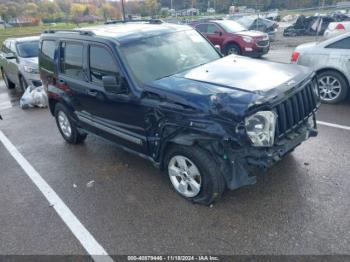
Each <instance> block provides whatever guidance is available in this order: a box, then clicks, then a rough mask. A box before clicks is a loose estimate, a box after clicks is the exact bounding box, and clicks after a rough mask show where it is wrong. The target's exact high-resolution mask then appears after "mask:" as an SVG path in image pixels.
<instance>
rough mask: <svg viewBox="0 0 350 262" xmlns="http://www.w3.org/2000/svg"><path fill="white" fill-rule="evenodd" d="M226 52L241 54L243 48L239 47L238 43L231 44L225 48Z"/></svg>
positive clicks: (228, 53)
mask: <svg viewBox="0 0 350 262" xmlns="http://www.w3.org/2000/svg"><path fill="white" fill-rule="evenodd" d="M225 54H226V55H232V54H234V55H240V54H241V49H240V48H239V46H238V45H236V44H229V45H228V46H227V47H226V50H225Z"/></svg>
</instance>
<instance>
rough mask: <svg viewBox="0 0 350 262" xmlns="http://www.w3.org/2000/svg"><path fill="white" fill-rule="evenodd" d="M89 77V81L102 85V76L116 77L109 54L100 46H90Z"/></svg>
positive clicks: (114, 66)
mask: <svg viewBox="0 0 350 262" xmlns="http://www.w3.org/2000/svg"><path fill="white" fill-rule="evenodd" d="M89 58H90V59H89V61H90V76H91V81H92V82H95V83H98V84H101V85H102V77H103V76H115V77H118V70H117V67H116V65H115V63H114V61H113V59H112V55H111V53H110V52H109V51H108V50H107V49H106V48H104V47H101V46H90V55H89Z"/></svg>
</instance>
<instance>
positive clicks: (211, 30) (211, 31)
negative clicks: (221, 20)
mask: <svg viewBox="0 0 350 262" xmlns="http://www.w3.org/2000/svg"><path fill="white" fill-rule="evenodd" d="M219 31H220V29H219V27H217V26H216V25H214V24H208V29H207V32H208V34H214V33H215V32H219Z"/></svg>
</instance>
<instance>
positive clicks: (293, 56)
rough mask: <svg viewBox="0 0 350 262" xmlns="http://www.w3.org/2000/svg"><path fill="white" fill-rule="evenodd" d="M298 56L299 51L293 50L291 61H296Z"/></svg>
mask: <svg viewBox="0 0 350 262" xmlns="http://www.w3.org/2000/svg"><path fill="white" fill-rule="evenodd" d="M299 56H300V53H299V52H296V51H295V52H293V54H292V63H296V62H298V59H299Z"/></svg>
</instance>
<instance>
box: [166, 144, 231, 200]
mask: <svg viewBox="0 0 350 262" xmlns="http://www.w3.org/2000/svg"><path fill="white" fill-rule="evenodd" d="M166 164H167V171H168V175H169V178H170V182H171V184H172V186H173V188H174V189H175V191H176V192H177V193H178V194H179V195H181V196H182V197H184V198H185V199H187V200H190V201H193V202H195V203H199V204H204V205H210V204H211V203H213V202H214V201H215V200H216V199H218V198H219V197H220V196H221V195H222V193H223V192H224V190H225V180H224V177H223V176H222V174H221V172H220V171H219V169H218V167H217V164H216V163H215V161H214V160H213V159H212V158H211V157H210V155H209V154H208V153H207V152H205V151H204V150H202V149H200V148H198V147H187V146H179V145H176V146H173V147H172V148H171V149H170V151H169V152H168V154H167V157H166Z"/></svg>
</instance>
